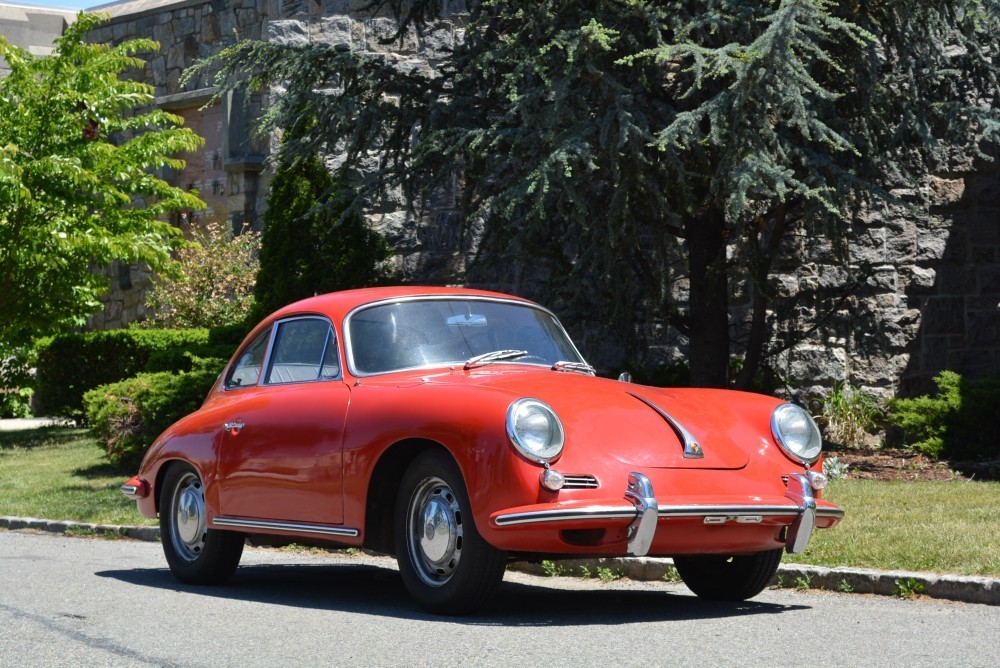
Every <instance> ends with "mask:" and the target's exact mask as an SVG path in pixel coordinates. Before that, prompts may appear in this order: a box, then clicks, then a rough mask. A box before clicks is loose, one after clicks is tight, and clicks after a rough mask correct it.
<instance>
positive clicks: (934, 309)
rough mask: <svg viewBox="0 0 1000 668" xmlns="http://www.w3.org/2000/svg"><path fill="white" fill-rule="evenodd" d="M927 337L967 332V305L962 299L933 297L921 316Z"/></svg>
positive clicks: (925, 304)
mask: <svg viewBox="0 0 1000 668" xmlns="http://www.w3.org/2000/svg"><path fill="white" fill-rule="evenodd" d="M921 319H922V321H923V328H924V334H925V335H934V334H962V333H964V332H965V321H964V319H965V303H964V300H963V299H962V298H961V297H931V298H929V299H928V300H927V301H926V302H925V303H924V308H923V313H922V314H921Z"/></svg>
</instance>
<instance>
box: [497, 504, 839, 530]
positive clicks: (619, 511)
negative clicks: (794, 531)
mask: <svg viewBox="0 0 1000 668" xmlns="http://www.w3.org/2000/svg"><path fill="white" fill-rule="evenodd" d="M824 510H825V509H824ZM801 512H802V511H801V510H799V508H797V507H796V506H792V505H787V506H775V505H771V506H750V505H746V506H742V505H741V506H721V505H719V506H710V505H705V506H661V505H658V507H657V509H656V516H657V519H658V520H669V519H672V518H688V517H696V518H697V517H700V518H716V517H721V518H724V519H725V521H730V520H731V521H734V522H737V523H741V524H752V523H756V518H758V517H759V518H761V521H763V518H765V517H788V518H795V517H798V516H799V515H800V514H801ZM824 514H829V515H831V516H837V511H833V510H831V511H829V512H828V513H824ZM636 515H637V510H636V507H635V506H634V505H631V506H591V507H588V508H574V509H568V510H536V511H531V512H526V513H510V514H507V515H498V516H497V517H496V518H495V519H494V520H493V522H494V523H495V524H496V525H497V526H516V525H518V524H539V523H543V522H566V521H572V520H592V519H615V520H618V519H635V517H636ZM840 515H843V511H840ZM742 518H746V519H742ZM716 523H718V524H721V523H722V522H719V521H718V520H711V521H709V522H707V524H716Z"/></svg>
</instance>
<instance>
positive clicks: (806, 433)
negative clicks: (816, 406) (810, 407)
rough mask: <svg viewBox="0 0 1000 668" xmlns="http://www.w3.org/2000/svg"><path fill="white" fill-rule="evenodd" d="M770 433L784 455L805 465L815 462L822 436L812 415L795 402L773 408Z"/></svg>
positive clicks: (821, 443) (821, 444) (820, 447)
mask: <svg viewBox="0 0 1000 668" xmlns="http://www.w3.org/2000/svg"><path fill="white" fill-rule="evenodd" d="M771 433H772V434H773V435H774V440H775V441H776V442H777V443H778V445H780V446H781V449H782V450H784V451H785V454H786V455H788V456H789V457H790V458H791V459H794V460H795V461H798V462H802V463H803V464H805V465H807V466H808V465H809V464H813V463H815V462H816V460H817V459H819V456H820V454H821V452H822V450H823V438H822V436H820V433H819V428H818V427H817V426H816V423H815V422H813V419H812V416H810V415H809V413H807V412H806V411H805V410H803V409H802V408H800V407H799V406H796V405H795V404H781V405H780V406H778V407H777V408H775V409H774V412H773V413H771Z"/></svg>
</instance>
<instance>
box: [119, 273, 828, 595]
mask: <svg viewBox="0 0 1000 668" xmlns="http://www.w3.org/2000/svg"><path fill="white" fill-rule="evenodd" d="M820 446H821V439H820V434H819V431H818V430H817V428H816V425H815V424H814V423H813V421H812V419H811V418H810V416H809V415H808V413H806V412H805V411H804V410H802V409H801V408H799V407H798V406H795V405H793V404H789V403H785V402H782V401H780V400H778V399H775V398H772V397H767V396H762V395H756V394H747V393H742V392H734V391H726V390H704V389H660V388H654V387H646V386H641V385H635V384H631V383H629V382H624V381H614V380H608V379H602V378H597V377H595V376H594V371H593V369H592V368H591V367H590V366H589V365H588V364H587V363H586V362H585V361H584V360H583V358H582V357H581V356H580V353H579V352H578V351H577V349H576V348H575V347H574V345H573V343H572V342H571V341H570V339H569V337H568V336H567V335H566V332H565V331H564V330H563V328H562V326H561V325H560V324H559V322H558V321H557V320H556V318H555V316H553V315H552V313H550V312H549V311H547V310H545V309H543V308H541V307H540V306H538V305H536V304H534V303H532V302H529V301H526V300H523V299H519V298H516V297H510V296H507V295H502V294H496V293H490V292H483V291H475V290H465V289H445V288H375V289H367V290H354V291H348V292H341V293H334V294H328V295H322V296H319V297H313V298H311V299H306V300H303V301H300V302H297V303H295V304H292V305H290V306H287V307H285V308H283V309H281V310H279V311H278V312H277V313H274V314H273V315H271V316H270V317H269V318H267V319H266V320H265V321H264V322H262V323H261V324H260V325H258V326H257V328H256V329H255V330H254V331H253V332H251V334H250V335H249V336H248V337H247V339H246V340H245V341H244V343H243V344H242V345H241V347H240V348H239V349H238V350H237V352H236V354H235V355H234V356H233V358H232V360H231V361H230V362H229V365H228V366H227V367H226V369H225V371H224V372H223V373H222V375H221V376H220V377H219V380H218V381H217V382H216V384H215V386H214V387H213V388H212V390H211V393H210V394H209V395H208V397H207V398H206V400H205V402H204V404H203V405H202V407H201V408H200V409H199V410H197V411H195V412H194V413H192V414H191V415H189V416H187V417H185V418H184V419H182V420H180V421H179V422H177V423H176V424H174V425H173V426H172V427H170V428H169V429H168V430H167V431H166V432H164V434H163V435H161V436H160V437H159V438H158V439H157V440H156V441H155V442H154V443H153V444H152V446H151V447H150V448H149V451H148V452H147V454H146V457H145V460H144V461H143V463H142V466H141V468H140V471H139V473H138V475H136V476H135V477H133V478H131V479H130V480H129V481H128V482H127V483H126V484H125V485H123V486H122V491H123V492H124V493H125V494H126V495H127V496H128V497H129V498H132V499H135V500H136V501H137V502H138V506H139V510H140V512H141V513H142V514H143V515H145V516H147V517H156V516H157V515H159V518H160V527H161V535H162V541H163V549H164V552H165V554H166V558H167V562H168V563H169V565H170V569H171V570H172V571H173V573H174V574H175V575H176V576H177V577H178V578H179V579H180V580H181V581H183V582H187V583H202V584H208V583H219V582H221V581H223V580H225V579H226V578H228V577H229V576H230V575H231V574H232V573H233V571H234V570H235V569H236V567H237V565H238V563H239V560H240V556H241V554H242V551H243V545H244V541H245V539H246V538H247V537H252V538H254V539H255V540H257V541H261V542H281V541H284V542H293V541H294V542H309V541H317V540H319V541H323V542H328V543H329V544H333V545H340V546H364V547H367V548H371V549H373V550H377V551H381V552H385V553H390V554H395V555H396V558H397V560H398V562H399V569H400V573H401V576H402V579H403V582H404V583H405V585H406V587H407V589H408V590H409V591H410V593H411V594H412V595H413V597H414V598H415V599H416V600H417V601H418V602H419V603H420V604H421V605H422V606H423V607H425V608H426V609H428V610H430V611H433V612H438V613H445V614H457V613H463V612H469V611H471V610H474V609H476V608H477V607H479V606H481V605H482V604H483V603H484V602H485V601H486V600H487V599H488V597H489V596H490V595H491V594H492V593H493V592H494V590H495V589H496V587H497V585H498V584H499V583H500V580H501V579H502V577H503V572H504V566H505V564H506V562H507V559H508V558H509V557H511V556H514V557H519V558H534V559H538V558H542V557H547V558H552V557H571V556H581V555H592V556H624V555H662V556H670V557H673V559H674V564H675V566H676V568H677V570H678V572H679V573H680V576H681V578H683V580H684V582H685V583H686V584H687V585H688V587H689V588H690V589H691V590H692V591H694V592H695V593H696V594H697V595H699V596H702V597H706V598H713V599H728V600H742V599H746V598H749V597H751V596H754V595H756V594H757V593H759V592H760V591H761V590H762V589H763V588H764V587H765V586H767V583H768V582H769V580H770V579H771V577H772V576H773V575H774V573H775V571H776V569H777V567H778V563H779V561H780V560H781V555H782V551H783V550H786V551H788V552H790V553H797V552H801V551H802V550H803V549H804V548H805V546H806V544H807V542H808V541H809V538H810V535H811V533H812V531H813V529H814V528H816V527H820V528H823V527H830V526H833V525H834V524H836V523H837V522H838V521H839V520H840V518H841V517H842V516H843V511H842V510H840V509H839V508H837V507H836V506H834V505H832V504H831V503H829V502H827V501H825V500H823V499H822V498H821V493H822V489H823V488H824V487H825V485H826V479H825V478H824V476H823V474H822V465H821V461H820Z"/></svg>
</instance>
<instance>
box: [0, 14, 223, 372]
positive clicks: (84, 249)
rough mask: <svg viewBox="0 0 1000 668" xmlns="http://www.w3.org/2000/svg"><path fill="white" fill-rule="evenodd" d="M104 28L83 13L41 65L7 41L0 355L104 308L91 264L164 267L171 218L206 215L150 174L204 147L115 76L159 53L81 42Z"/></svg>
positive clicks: (2, 101) (131, 45) (197, 203)
mask: <svg viewBox="0 0 1000 668" xmlns="http://www.w3.org/2000/svg"><path fill="white" fill-rule="evenodd" d="M100 21H101V18H100V17H98V16H95V15H93V14H85V13H81V14H80V15H79V16H78V17H77V20H76V22H75V23H73V24H72V25H71V26H70V27H69V28H68V29H67V31H66V34H65V35H64V36H63V37H62V38H60V39H58V40H56V44H55V49H54V51H53V53H52V54H51V55H50V56H46V57H35V56H32V55H31V54H29V53H28V52H27V51H25V50H23V49H20V48H18V47H15V46H12V45H11V44H10V43H9V42H7V40H6V39H4V38H3V37H0V57H2V58H3V59H4V60H6V62H7V64H8V66H9V67H10V73H9V75H8V76H7V77H6V78H4V79H0V358H3V357H5V356H6V355H7V354H9V352H10V351H11V350H12V349H13V348H15V347H17V346H19V345H23V344H24V342H26V341H27V340H29V339H31V338H33V337H35V336H38V335H42V334H46V333H51V332H54V331H56V330H59V329H61V328H64V327H67V326H71V325H81V324H83V322H84V321H85V319H86V317H87V316H88V315H90V314H91V313H94V312H95V311H97V310H99V309H100V307H101V304H100V301H99V300H98V297H99V296H100V295H101V293H103V292H105V291H106V290H107V289H108V279H107V278H106V277H101V276H99V275H97V274H96V273H93V272H92V271H91V269H92V268H93V267H95V266H101V265H106V264H108V263H110V262H111V261H112V260H114V259H122V260H127V261H129V262H135V261H142V262H146V263H148V264H149V265H150V266H152V267H153V268H154V269H164V268H166V267H167V266H168V265H169V263H170V253H171V251H172V250H173V249H175V248H177V247H178V246H179V245H180V244H181V238H180V236H179V232H178V231H177V230H175V229H174V228H173V227H172V226H171V225H170V224H169V223H167V222H164V220H162V218H163V217H164V214H166V213H168V212H170V211H174V210H178V209H192V208H200V207H202V206H204V204H203V203H202V202H201V200H199V199H198V198H197V197H196V196H195V195H194V194H192V193H187V192H184V191H183V190H181V189H179V188H173V187H171V186H170V185H168V184H167V183H166V182H165V181H163V180H162V179H160V178H158V177H157V176H155V174H154V171H155V170H157V169H159V168H162V167H172V168H179V167H182V166H183V162H182V161H180V160H177V159H174V158H172V157H171V156H172V155H175V154H177V153H178V152H182V151H193V150H195V149H196V148H197V147H198V146H200V145H201V144H202V140H201V139H200V138H199V137H198V136H197V135H195V134H194V133H193V132H191V131H190V130H188V129H185V128H182V127H180V125H181V123H182V119H180V118H178V117H177V116H174V115H171V114H168V113H166V112H164V111H161V110H151V109H149V105H150V104H151V103H152V101H153V89H152V88H151V87H150V86H148V85H146V84H142V83H137V82H134V81H130V80H127V79H121V78H119V75H121V74H122V73H124V72H125V71H126V70H128V69H129V68H138V67H141V66H142V65H143V61H142V60H140V59H139V58H137V57H136V56H135V55H134V54H135V53H136V52H138V51H141V50H149V49H154V48H156V47H157V44H156V43H155V42H152V41H150V40H129V41H126V42H123V43H122V44H119V45H118V46H115V47H110V46H108V45H104V44H87V43H85V42H84V37H85V35H86V34H87V33H88V32H89V31H90V30H91V29H92V28H94V26H96V25H97V24H98V23H99V22H100ZM4 351H7V352H6V353H5V352H4Z"/></svg>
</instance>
